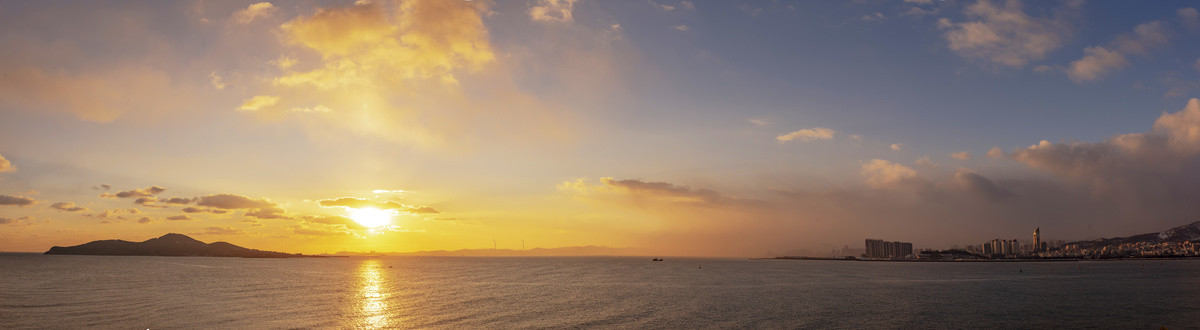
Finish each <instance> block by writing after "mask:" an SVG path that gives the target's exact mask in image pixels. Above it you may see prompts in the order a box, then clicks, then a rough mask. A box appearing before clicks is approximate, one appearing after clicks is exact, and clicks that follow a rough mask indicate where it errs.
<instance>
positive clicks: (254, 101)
mask: <svg viewBox="0 0 1200 330" xmlns="http://www.w3.org/2000/svg"><path fill="white" fill-rule="evenodd" d="M276 103H279V97H276V96H270V95H258V96H255V97H253V98H251V99H249V100H246V102H244V103H242V106H240V107H238V110H241V111H259V110H263V109H267V108H270V107H273V106H275V104H276Z"/></svg>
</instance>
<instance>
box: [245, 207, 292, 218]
mask: <svg viewBox="0 0 1200 330" xmlns="http://www.w3.org/2000/svg"><path fill="white" fill-rule="evenodd" d="M284 212H285V211H284V210H283V209H282V208H278V207H276V208H263V209H255V210H251V211H246V216H248V217H255V218H259V219H291V218H292V217H290V216H288V215H286V214H284Z"/></svg>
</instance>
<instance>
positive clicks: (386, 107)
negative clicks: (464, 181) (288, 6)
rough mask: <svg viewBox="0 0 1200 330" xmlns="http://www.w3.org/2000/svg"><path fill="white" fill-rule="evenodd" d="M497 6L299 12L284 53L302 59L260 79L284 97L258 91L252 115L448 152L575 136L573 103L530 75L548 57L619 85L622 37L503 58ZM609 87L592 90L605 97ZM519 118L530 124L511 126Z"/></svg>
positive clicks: (587, 80) (568, 70)
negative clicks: (541, 87) (557, 99)
mask: <svg viewBox="0 0 1200 330" xmlns="http://www.w3.org/2000/svg"><path fill="white" fill-rule="evenodd" d="M491 3H492V2H490V1H441V0H411V1H403V2H389V3H383V2H376V1H358V2H353V3H342V4H340V5H335V6H332V7H328V8H321V9H319V10H317V11H316V12H315V13H313V14H311V15H301V16H299V17H296V18H294V19H291V20H289V21H287V22H286V23H284V24H282V25H281V26H280V27H279V32H278V33H277V35H278V37H279V39H280V40H279V41H280V42H281V43H282V44H283V45H284V47H285V49H284V51H283V52H284V53H283V54H281V56H285V57H287V58H294V59H295V60H296V62H295V63H293V65H291V66H290V68H289V69H280V70H268V71H265V72H264V73H263V74H262V76H260V77H256V78H258V79H257V81H259V82H261V83H258V84H256V85H254V86H249V87H248V88H249V89H250V91H249V93H250V95H258V96H269V97H275V98H278V100H276V101H275V102H274V104H270V103H271V102H267V100H270V99H266V98H263V99H261V100H262V101H264V102H250V101H254V99H249V100H246V101H245V104H244V105H245V106H246V110H250V109H257V110H255V111H241V112H240V113H241V114H242V115H243V116H253V117H254V118H259V119H262V120H267V121H270V122H278V119H279V118H280V117H282V116H295V117H296V121H297V122H298V123H300V124H301V125H303V126H304V127H305V130H306V132H307V133H309V134H312V135H314V136H315V138H317V139H325V138H326V137H338V138H345V137H347V135H348V134H346V133H351V135H350V136H353V135H359V136H363V137H369V138H379V139H382V140H384V141H387V142H394V143H404V144H412V145H415V146H418V147H426V148H431V149H437V150H454V149H456V148H459V147H471V146H472V145H473V144H474V143H484V142H487V143H492V142H495V141H496V140H497V138H515V139H530V140H532V139H540V140H554V141H563V140H565V138H568V137H569V136H571V135H573V134H577V131H575V130H572V129H570V128H569V127H567V125H566V124H567V123H565V122H563V121H564V120H565V118H566V117H567V116H568V115H569V113H568V112H567V110H568V109H565V108H563V107H562V106H561V105H558V104H552V103H550V102H547V101H546V100H545V99H544V98H543V97H541V94H534V93H531V92H526V91H525V89H530V88H532V87H528V86H527V84H524V83H523V81H524V80H522V79H523V78H526V77H524V76H522V75H525V74H533V73H530V72H527V71H528V69H529V68H530V67H529V65H538V66H541V65H546V66H555V68H554V69H537V70H534V71H537V72H547V73H548V74H553V75H560V74H562V75H565V74H575V73H580V75H578V76H572V77H568V78H569V80H566V79H564V81H567V82H569V84H565V85H564V86H561V87H556V88H578V87H575V85H577V84H591V83H593V82H595V81H598V80H603V81H601V82H598V83H608V78H606V77H611V76H612V75H615V74H617V72H619V71H621V68H620V67H617V66H616V65H617V63H615V62H614V61H616V60H615V59H612V58H611V57H612V56H615V55H612V53H613V52H614V51H613V50H611V48H614V47H615V46H612V45H610V44H613V43H614V41H612V40H609V39H605V40H607V41H602V42H601V44H598V45H591V46H587V47H586V48H587V49H586V50H578V51H577V50H576V48H577V47H574V46H573V47H567V48H565V49H563V50H562V51H561V52H568V51H569V52H572V53H570V54H558V55H562V56H560V57H557V58H556V60H553V61H544V60H538V61H536V62H533V63H519V61H525V60H532V59H529V58H528V57H527V56H533V55H531V54H525V53H524V52H523V51H522V52H518V53H520V54H508V55H506V56H504V57H498V56H497V54H496V52H495V51H494V50H493V46H492V42H491V40H490V34H489V30H488V27H487V25H485V24H484V21H483V16H484V15H487V14H488V13H491V12H492V11H491V10H490V9H489V6H491ZM572 31H576V30H572ZM578 31H584V30H578ZM570 34H572V35H575V34H579V33H576V32H570ZM595 34H611V33H609V32H604V33H600V32H597V33H595ZM618 35H619V33H618ZM580 37H583V36H580ZM588 37H589V38H600V36H597V35H589V36H588ZM572 40H574V39H572ZM576 41H577V40H576ZM585 44H586V43H585ZM622 44H623V43H622ZM573 45H574V44H573ZM589 45H590V44H589ZM554 49H555V50H554V51H553V52H559V51H558V49H559V48H554ZM579 54H584V55H583V56H580V55H579ZM545 56H550V55H545ZM501 61H503V62H501ZM272 62H275V61H272ZM558 68H562V69H561V70H559V69H558ZM580 71H585V72H580ZM560 72H561V73H560ZM538 75H539V78H537V79H543V78H546V77H543V76H544V74H538ZM464 79H465V80H464ZM613 85H614V86H615V83H613ZM589 87H605V86H589ZM614 88H615V87H614ZM597 91H598V90H597V89H596V88H591V89H589V92H590V93H591V95H593V96H595V95H597V94H596V92H597ZM581 92H582V91H581ZM397 95H404V97H397ZM266 104H270V105H269V106H267V105H266ZM291 109H295V110H296V111H290V110H291ZM306 109H307V110H309V111H305V110H306ZM326 109H328V111H325V110H326ZM515 126H522V127H527V128H528V129H522V130H507V129H501V127H515Z"/></svg>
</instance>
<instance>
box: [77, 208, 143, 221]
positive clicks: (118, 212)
mask: <svg viewBox="0 0 1200 330" xmlns="http://www.w3.org/2000/svg"><path fill="white" fill-rule="evenodd" d="M139 213H142V211H140V210H138V209H132V208H130V209H107V210H102V211H100V213H94V214H84V215H83V216H85V217H89V218H97V219H106V220H128V218H127V217H125V215H132V214H139ZM101 223H112V222H110V221H102V222H101Z"/></svg>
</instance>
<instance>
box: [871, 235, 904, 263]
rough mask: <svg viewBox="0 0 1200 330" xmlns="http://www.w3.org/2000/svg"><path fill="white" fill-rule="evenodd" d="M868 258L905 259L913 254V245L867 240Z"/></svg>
mask: <svg viewBox="0 0 1200 330" xmlns="http://www.w3.org/2000/svg"><path fill="white" fill-rule="evenodd" d="M866 245H867V246H866V250H867V251H866V252H867V253H866V254H867V258H904V257H905V256H908V255H910V254H912V253H913V249H912V243H909V242H885V241H884V240H881V239H867V241H866Z"/></svg>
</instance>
